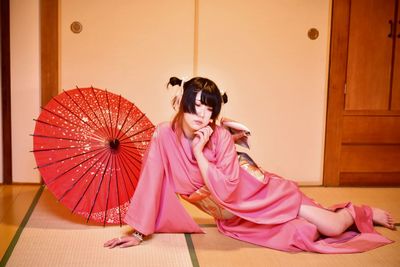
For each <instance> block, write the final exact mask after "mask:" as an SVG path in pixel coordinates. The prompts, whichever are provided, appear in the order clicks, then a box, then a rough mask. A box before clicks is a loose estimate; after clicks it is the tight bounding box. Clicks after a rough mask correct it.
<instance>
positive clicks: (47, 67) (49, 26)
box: [0, 0, 59, 184]
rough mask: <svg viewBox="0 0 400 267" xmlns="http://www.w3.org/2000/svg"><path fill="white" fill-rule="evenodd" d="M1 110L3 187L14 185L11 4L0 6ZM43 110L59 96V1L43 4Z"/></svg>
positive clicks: (5, 0) (42, 1)
mask: <svg viewBox="0 0 400 267" xmlns="http://www.w3.org/2000/svg"><path fill="white" fill-rule="evenodd" d="M0 14H1V20H0V29H1V33H0V37H1V109H2V122H1V123H2V141H3V151H2V155H3V159H2V160H3V170H2V175H3V183H4V184H12V182H13V180H12V142H11V141H12V129H11V70H10V1H9V0H2V1H1V4H0ZM39 17H40V18H39V20H40V26H39V27H40V60H41V63H40V70H41V72H40V77H41V78H40V81H41V86H40V88H41V106H44V105H46V104H47V102H48V101H49V100H50V99H51V98H52V97H53V96H56V95H57V94H58V87H59V59H58V58H59V34H58V32H59V0H40V7H39Z"/></svg>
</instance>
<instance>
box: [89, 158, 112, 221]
mask: <svg viewBox="0 0 400 267" xmlns="http://www.w3.org/2000/svg"><path fill="white" fill-rule="evenodd" d="M110 159H111V154H109V155H108V159H107V163H106V167H105V168H104V171H103V174H102V175H101V179H100V183H99V186H98V187H97V190H96V195H95V197H94V200H93V204H92V207H91V208H90V212H89V215H88V217H87V220H86V222H89V219H90V215H92V212H93V208H94V206H95V205H96V201H97V197H98V196H99V192H100V187H101V185H102V184H103V181H104V176H105V174H106V171H107V167H108V164H109V163H110Z"/></svg>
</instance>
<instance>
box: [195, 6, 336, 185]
mask: <svg viewBox="0 0 400 267" xmlns="http://www.w3.org/2000/svg"><path fill="white" fill-rule="evenodd" d="M329 14H330V6H329V1H328V0H276V1H265V0H252V1H247V2H246V4H245V3H244V1H240V0H234V1H232V0H219V1H212V0H201V1H200V9H199V18H200V20H199V56H198V57H199V73H198V74H199V75H205V76H209V77H212V78H215V80H216V81H218V82H219V84H220V86H221V87H222V88H224V89H226V90H227V92H228V95H229V97H230V102H229V103H228V105H226V108H225V110H224V115H226V116H227V117H232V118H234V119H236V120H239V121H242V122H244V123H245V124H246V125H248V127H249V128H250V129H251V130H252V131H253V133H252V137H251V142H252V148H251V155H252V156H253V157H254V158H255V159H256V161H257V162H258V163H259V164H260V165H261V166H263V167H264V168H265V169H266V170H269V171H271V172H275V173H278V174H280V175H282V176H284V177H287V178H290V179H294V180H297V181H300V182H302V183H311V184H321V183H322V171H323V169H322V168H323V166H322V165H323V155H324V154H323V152H324V135H325V115H326V103H327V98H326V96H327V71H328V53H329V38H328V37H329V32H330V30H329V25H330V23H329V22H330V15H329ZM313 27H314V28H317V29H318V30H319V38H318V39H316V40H310V39H309V38H308V37H307V32H308V30H309V29H310V28H313Z"/></svg>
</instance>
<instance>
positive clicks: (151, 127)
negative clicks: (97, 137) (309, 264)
mask: <svg viewBox="0 0 400 267" xmlns="http://www.w3.org/2000/svg"><path fill="white" fill-rule="evenodd" d="M153 128H154V126H153V125H152V126H150V127H149V128H147V129H144V130H141V131H139V132H137V133H134V134H133V135H131V136H126V137H125V138H122V139H121V140H120V142H122V141H124V140H126V139H128V138H131V137H133V136H135V135H138V134H141V133H143V132H146V131H148V130H151V129H153Z"/></svg>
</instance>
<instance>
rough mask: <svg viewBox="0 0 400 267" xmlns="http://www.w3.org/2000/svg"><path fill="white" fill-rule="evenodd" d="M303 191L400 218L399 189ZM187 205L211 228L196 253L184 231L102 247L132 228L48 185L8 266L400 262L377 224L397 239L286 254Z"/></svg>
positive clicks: (399, 235) (399, 237)
mask: <svg viewBox="0 0 400 267" xmlns="http://www.w3.org/2000/svg"><path fill="white" fill-rule="evenodd" d="M301 190H302V191H303V192H305V193H306V194H307V195H308V196H310V197H311V198H314V199H315V200H317V201H318V202H320V203H321V204H323V205H326V206H329V205H332V204H335V203H340V202H345V201H348V200H352V201H353V202H354V203H356V204H362V203H367V204H370V205H372V206H377V207H381V208H384V209H387V210H389V211H391V212H392V214H393V215H394V217H395V218H396V222H397V223H398V222H399V218H400V205H399V203H400V188H323V187H302V188H301ZM184 206H185V207H186V208H187V210H188V211H189V213H190V214H191V215H192V216H193V218H194V219H195V220H196V222H197V223H199V224H200V225H202V227H203V229H204V230H205V231H206V232H207V234H204V235H203V234H198V235H191V240H192V242H193V246H194V251H195V256H194V254H193V253H192V254H191V253H190V251H191V248H190V242H188V243H187V242H186V240H185V235H183V234H155V235H152V237H151V238H150V239H149V240H146V242H144V243H143V244H142V245H140V246H138V247H135V248H127V249H119V248H116V249H113V250H110V249H106V248H103V243H104V242H105V241H106V240H108V239H110V238H113V237H117V236H120V235H123V234H125V233H127V232H129V231H130V227H129V226H123V227H122V228H121V227H119V226H115V227H102V226H97V225H88V224H86V222H85V220H84V219H83V218H80V217H78V216H75V215H71V214H70V212H69V211H68V210H67V209H66V208H65V207H64V206H62V205H61V204H60V203H58V202H57V201H56V200H55V199H54V197H53V196H52V195H51V194H50V192H48V191H47V190H46V189H44V191H43V193H42V195H41V197H40V200H39V202H38V204H37V205H36V207H35V209H34V211H33V213H32V215H31V217H30V219H29V221H28V223H27V225H26V227H25V228H24V230H23V231H22V234H21V236H20V238H19V240H18V242H17V244H16V246H15V248H14V250H13V252H12V254H11V257H10V258H9V260H8V263H7V266H143V267H146V266H157V267H158V266H200V267H211V266H218V267H223V266H229V267H235V266H251V267H258V266H335V267H337V266H341V267H342V266H352V267H353V266H355V267H357V266H363V267H367V266H400V255H399V253H398V252H399V251H400V232H399V231H390V230H388V229H384V228H382V227H377V230H378V231H380V232H381V233H383V234H384V235H385V236H386V237H388V238H390V239H392V240H394V241H396V242H395V243H394V244H391V245H388V246H384V247H381V248H378V249H375V250H372V251H369V252H365V253H360V254H349V255H321V254H315V253H285V252H280V251H276V250H272V249H267V248H263V247H258V246H255V245H252V244H248V243H245V242H240V241H237V240H234V239H231V238H228V237H224V236H223V235H222V234H220V233H218V230H217V228H216V227H215V224H214V221H213V219H212V218H211V217H210V216H208V215H207V214H205V213H203V212H201V211H199V210H197V209H196V208H195V207H193V206H192V205H191V204H188V203H185V204H184ZM189 241H190V238H189ZM188 244H189V245H188ZM191 256H192V257H194V260H193V261H192V260H191ZM197 264H198V265H197Z"/></svg>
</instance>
